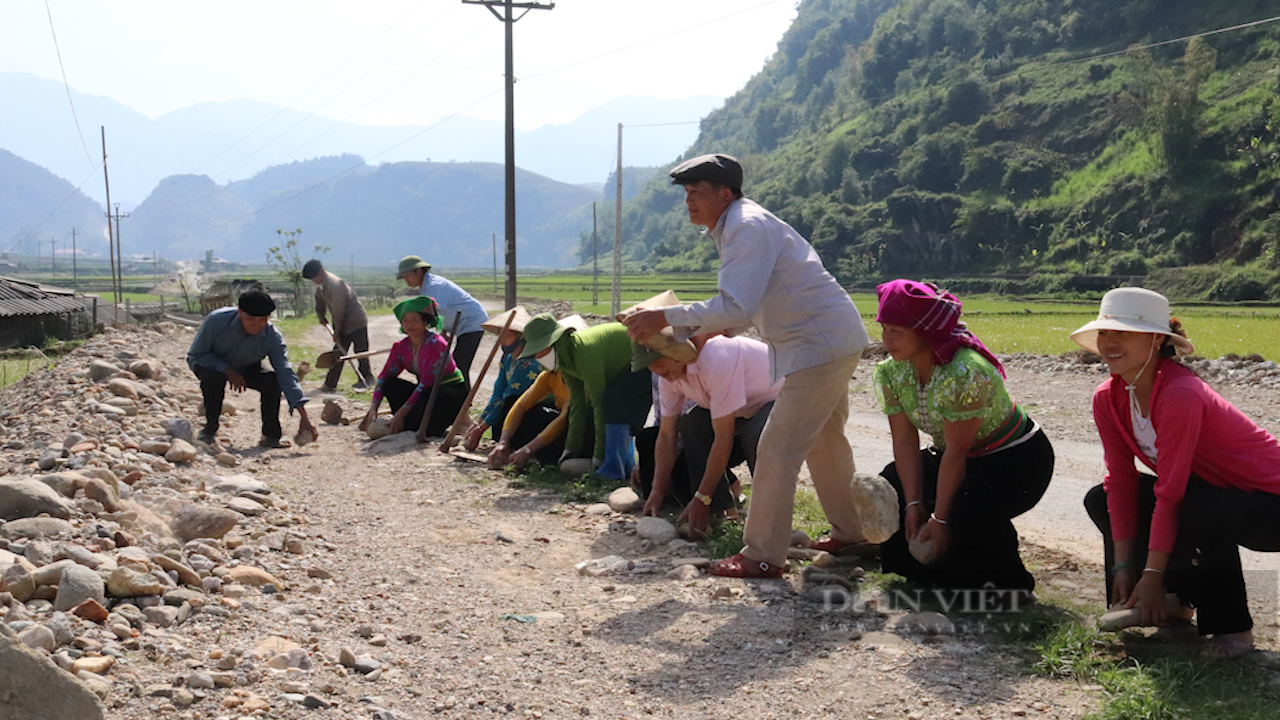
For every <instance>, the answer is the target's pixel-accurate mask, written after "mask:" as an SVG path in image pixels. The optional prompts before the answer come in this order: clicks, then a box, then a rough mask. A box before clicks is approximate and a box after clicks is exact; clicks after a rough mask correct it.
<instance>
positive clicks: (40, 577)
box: [27, 543, 76, 585]
mask: <svg viewBox="0 0 1280 720" xmlns="http://www.w3.org/2000/svg"><path fill="white" fill-rule="evenodd" d="M37 545H38V544H37V543H32V545H31V547H29V548H27V549H28V550H30V549H32V548H35V547H37ZM49 550H50V551H49V553H48V556H49V558H50V560H49V561H48V562H45V563H43V564H39V565H37V566H36V571H35V572H33V573H31V577H32V578H34V579H35V581H36V585H57V584H58V583H59V582H60V581H61V580H62V571H63V570H66V569H67V568H69V567H71V566H72V565H75V564H76V561H75V560H65V559H64V560H58V561H54V560H52V558H53V552H52V550H53V546H49ZM27 559H28V560H30V559H31V558H29V557H28V558H27ZM33 562H34V561H33Z"/></svg>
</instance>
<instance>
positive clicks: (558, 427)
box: [502, 370, 569, 447]
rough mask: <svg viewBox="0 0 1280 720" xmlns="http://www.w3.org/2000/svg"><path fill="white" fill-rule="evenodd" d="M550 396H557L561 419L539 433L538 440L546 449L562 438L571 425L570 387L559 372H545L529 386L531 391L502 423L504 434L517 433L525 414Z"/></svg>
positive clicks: (517, 401)
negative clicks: (552, 442)
mask: <svg viewBox="0 0 1280 720" xmlns="http://www.w3.org/2000/svg"><path fill="white" fill-rule="evenodd" d="M548 395H554V396H555V403H556V409H557V410H559V411H560V417H558V418H556V419H555V420H552V421H551V424H549V425H547V427H546V428H544V429H543V430H542V432H540V433H538V437H537V439H538V440H541V441H542V445H543V447H545V446H547V445H549V444H550V443H551V441H552V440H555V439H556V438H558V437H560V435H561V434H563V433H564V431H565V428H566V427H568V425H569V386H568V385H565V383H564V378H562V377H560V373H559V371H550V370H544V371H543V372H542V373H541V374H540V375H538V379H537V380H534V381H533V385H531V386H529V389H528V390H525V391H524V394H523V395H521V396H520V399H519V400H516V403H515V404H514V405H512V406H511V411H510V412H508V413H507V419H506V421H504V422H503V423H502V432H503V433H504V434H505V433H508V432H515V430H516V428H518V427H520V422H521V421H523V420H524V414H525V412H526V411H528V410H529V408H531V407H533V406H534V405H537V404H538V403H540V402H542V401H543V400H545V399H546V397H547V396H548Z"/></svg>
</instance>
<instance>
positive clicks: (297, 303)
mask: <svg viewBox="0 0 1280 720" xmlns="http://www.w3.org/2000/svg"><path fill="white" fill-rule="evenodd" d="M276 234H277V235H279V236H280V237H281V238H283V240H284V242H283V244H281V245H273V246H272V247H269V248H267V267H270V268H271V269H272V270H274V271H275V273H276V275H279V276H281V277H283V278H284V279H285V281H286V282H288V283H289V286H290V287H292V288H293V316H294V317H302V315H303V314H304V313H306V312H307V311H309V310H310V309H311V306H310V303H309V302H308V301H307V299H308V296H307V294H306V293H304V292H303V288H305V287H306V285H307V282H308V281H307V279H306V278H304V277H302V266H303V264H304V262H305V261H304V260H303V259H302V255H301V254H300V253H299V252H298V243H299V242H301V240H300V238H301V236H302V228H298V229H297V230H276ZM328 251H329V247H328V246H327V245H316V246H315V252H316V254H317V255H322V254H324V253H326V252H328Z"/></svg>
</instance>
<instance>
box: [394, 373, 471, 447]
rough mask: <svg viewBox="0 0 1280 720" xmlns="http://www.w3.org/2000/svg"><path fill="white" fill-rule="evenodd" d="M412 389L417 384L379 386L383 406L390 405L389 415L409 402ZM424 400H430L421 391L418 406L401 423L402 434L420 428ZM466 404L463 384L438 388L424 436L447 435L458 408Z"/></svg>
mask: <svg viewBox="0 0 1280 720" xmlns="http://www.w3.org/2000/svg"><path fill="white" fill-rule="evenodd" d="M416 387H418V384H417V383H413V382H409V381H408V380H403V379H401V378H392V379H390V380H388V381H387V382H386V383H384V384H383V386H382V394H383V396H384V397H385V398H387V403H388V404H390V405H391V411H392V412H397V411H399V410H400V408H402V407H404V404H405V403H406V402H408V401H409V396H410V395H412V394H413V390H414V388H416ZM428 397H430V393H429V390H428V391H423V393H422V395H420V396H419V398H418V402H416V403H415V404H414V406H413V407H412V408H410V409H409V415H408V416H407V417H406V418H405V419H404V429H405V430H417V429H418V428H419V427H421V426H422V416H423V415H425V414H426V411H427V399H428ZM466 401H467V384H466V383H450V384H446V385H441V386H440V389H439V390H438V391H437V392H436V404H435V407H433V408H431V417H430V418H428V419H427V435H430V436H432V437H443V436H444V434H445V433H447V432H448V431H449V427H450V426H451V425H453V421H454V418H456V417H458V411H459V410H461V409H462V404H463V403H465V402H466Z"/></svg>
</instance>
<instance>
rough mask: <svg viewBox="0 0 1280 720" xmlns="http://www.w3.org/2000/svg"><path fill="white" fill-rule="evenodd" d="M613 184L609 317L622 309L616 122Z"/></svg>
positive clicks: (619, 189)
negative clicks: (611, 279) (614, 175)
mask: <svg viewBox="0 0 1280 720" xmlns="http://www.w3.org/2000/svg"><path fill="white" fill-rule="evenodd" d="M615 179H616V181H617V182H616V183H615V185H614V196H613V205H614V217H613V302H612V303H611V304H610V306H609V317H617V316H618V313H619V312H621V311H622V123H618V172H617V177H616V178H615Z"/></svg>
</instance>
